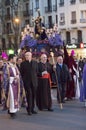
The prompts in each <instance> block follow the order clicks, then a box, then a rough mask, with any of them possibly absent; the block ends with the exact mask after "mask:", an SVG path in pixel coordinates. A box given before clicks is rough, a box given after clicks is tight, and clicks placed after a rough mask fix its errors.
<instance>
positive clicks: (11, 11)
mask: <svg viewBox="0 0 86 130" xmlns="http://www.w3.org/2000/svg"><path fill="white" fill-rule="evenodd" d="M0 3H1V4H0V5H2V3H3V6H1V7H0V13H1V15H0V17H2V18H3V20H1V21H0V29H1V28H2V29H1V30H0V41H1V42H0V43H1V44H2V48H8V47H9V48H12V46H15V44H16V46H15V47H17V44H18V43H19V40H18V37H17V38H16V37H15V36H18V35H20V32H21V31H22V28H23V27H25V25H27V24H30V26H34V23H33V22H32V19H33V18H36V17H37V16H38V9H40V15H41V16H42V22H43V23H44V24H45V26H46V28H52V27H53V25H54V24H55V23H57V22H58V17H57V0H3V2H2V0H0ZM15 18H18V19H19V23H18V22H16V21H15ZM16 27H17V28H16ZM17 33H18V34H17ZM2 35H3V36H2ZM3 39H4V40H3ZM3 41H4V42H5V45H4V46H3ZM16 42H18V43H16Z"/></svg>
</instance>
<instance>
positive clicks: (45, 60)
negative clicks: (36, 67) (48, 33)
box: [40, 54, 47, 63]
mask: <svg viewBox="0 0 86 130" xmlns="http://www.w3.org/2000/svg"><path fill="white" fill-rule="evenodd" d="M40 58H41V62H43V63H46V62H47V55H46V54H42V55H41V57H40Z"/></svg>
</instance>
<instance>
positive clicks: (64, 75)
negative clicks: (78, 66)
mask: <svg viewBox="0 0 86 130" xmlns="http://www.w3.org/2000/svg"><path fill="white" fill-rule="evenodd" d="M56 74H57V80H58V81H57V82H58V88H59V92H60V96H59V92H58V89H57V99H58V102H60V103H61V102H62V103H64V102H65V101H64V98H65V94H66V83H67V80H71V76H70V73H69V70H68V67H67V65H66V64H64V63H63V56H62V55H58V56H57V63H56Z"/></svg>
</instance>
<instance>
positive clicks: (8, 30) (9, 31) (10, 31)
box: [7, 22, 12, 34]
mask: <svg viewBox="0 0 86 130" xmlns="http://www.w3.org/2000/svg"><path fill="white" fill-rule="evenodd" d="M7 33H8V34H9V33H12V29H11V23H10V22H9V23H7Z"/></svg>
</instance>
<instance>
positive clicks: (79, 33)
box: [77, 30, 82, 43]
mask: <svg viewBox="0 0 86 130" xmlns="http://www.w3.org/2000/svg"><path fill="white" fill-rule="evenodd" d="M77 38H78V43H81V42H82V31H81V30H78V31H77Z"/></svg>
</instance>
